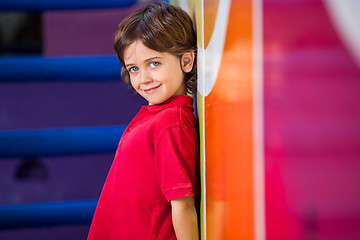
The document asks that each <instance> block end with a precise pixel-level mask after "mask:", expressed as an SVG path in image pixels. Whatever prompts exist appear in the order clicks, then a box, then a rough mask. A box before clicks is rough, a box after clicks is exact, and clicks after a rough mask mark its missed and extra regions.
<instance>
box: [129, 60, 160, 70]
mask: <svg viewBox="0 0 360 240" xmlns="http://www.w3.org/2000/svg"><path fill="white" fill-rule="evenodd" d="M156 59H161V57H151V58H148V59H145V60H144V62H151V61H154V60H156ZM135 65H136V64H133V63H129V64H125V68H129V67H132V66H135Z"/></svg>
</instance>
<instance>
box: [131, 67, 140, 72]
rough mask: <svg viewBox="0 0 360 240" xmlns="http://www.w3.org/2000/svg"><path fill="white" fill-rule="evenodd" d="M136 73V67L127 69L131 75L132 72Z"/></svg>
mask: <svg viewBox="0 0 360 240" xmlns="http://www.w3.org/2000/svg"><path fill="white" fill-rule="evenodd" d="M137 71H139V68H138V67H131V68H129V72H131V73H134V72H137Z"/></svg>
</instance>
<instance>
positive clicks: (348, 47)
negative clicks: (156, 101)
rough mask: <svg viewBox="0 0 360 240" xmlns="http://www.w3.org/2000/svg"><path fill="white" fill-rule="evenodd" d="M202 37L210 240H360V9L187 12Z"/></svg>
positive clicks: (216, 5) (257, 6)
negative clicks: (359, 13)
mask: <svg viewBox="0 0 360 240" xmlns="http://www.w3.org/2000/svg"><path fill="white" fill-rule="evenodd" d="M180 5H181V6H183V7H184V8H187V9H188V11H189V13H190V14H191V15H192V16H194V19H195V21H196V26H197V33H198V69H199V78H198V79H199V83H198V89H199V93H198V106H199V117H200V126H201V128H200V129H201V144H202V146H201V147H202V181H203V182H202V184H203V185H202V187H203V189H202V207H203V208H202V210H203V212H202V238H203V239H359V238H360V230H359V228H358V226H359V225H360V189H359V187H358V184H359V182H360V151H359V149H360V124H359V123H360V94H359V93H360V64H359V62H360V61H359V59H360V58H359V56H360V54H359V52H360V40H359V32H360V31H359V30H358V29H357V28H356V27H355V26H359V24H360V19H359V17H358V14H356V13H358V12H359V11H360V6H359V2H358V1H346V3H345V2H344V1H337V0H326V1H321V0H306V1H304V0H295V1H285V0H262V1H260V0H259V1H258V0H241V1H240V0H233V1H227V0H199V1H187V2H186V1H180Z"/></svg>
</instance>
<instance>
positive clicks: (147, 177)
mask: <svg viewBox="0 0 360 240" xmlns="http://www.w3.org/2000/svg"><path fill="white" fill-rule="evenodd" d="M198 152H199V150H198V137H197V124H196V120H195V117H194V115H193V108H192V98H191V97H189V96H186V95H180V96H175V97H172V98H170V99H168V100H167V101H165V102H164V103H162V104H158V105H149V106H143V107H142V108H141V110H140V111H139V113H138V114H137V115H136V116H135V118H134V119H133V120H132V121H131V123H130V124H129V126H128V127H127V129H126V130H125V132H124V133H123V136H122V137H121V140H120V143H119V146H118V150H117V152H116V155H115V159H114V162H113V164H112V166H111V169H110V171H109V174H108V176H107V179H106V182H105V184H104V187H103V190H102V193H101V196H100V199H99V203H98V206H97V208H96V211H95V215H94V218H93V222H92V225H91V228H90V232H89V236H88V239H99V240H103V239H126V240H127V239H164V240H170V239H176V236H175V232H174V228H173V225H172V217H171V204H170V202H169V201H170V200H172V199H174V198H179V197H187V196H195V195H196V186H197V185H196V184H197V182H196V170H197V169H196V168H197V163H198Z"/></svg>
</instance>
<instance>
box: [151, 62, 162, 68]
mask: <svg viewBox="0 0 360 240" xmlns="http://www.w3.org/2000/svg"><path fill="white" fill-rule="evenodd" d="M159 65H160V63H159V62H151V63H150V67H157V66H159Z"/></svg>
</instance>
